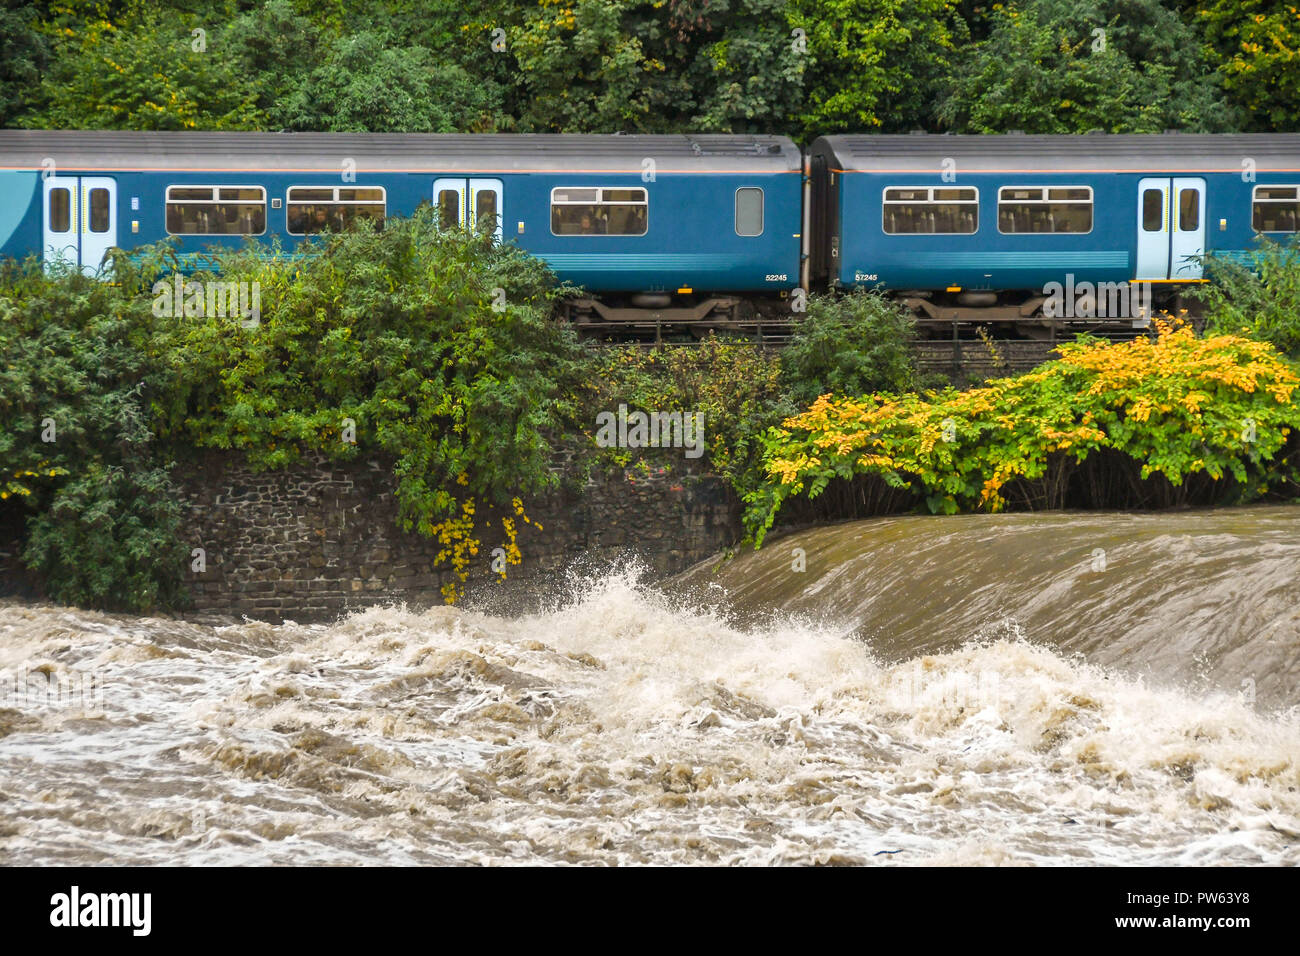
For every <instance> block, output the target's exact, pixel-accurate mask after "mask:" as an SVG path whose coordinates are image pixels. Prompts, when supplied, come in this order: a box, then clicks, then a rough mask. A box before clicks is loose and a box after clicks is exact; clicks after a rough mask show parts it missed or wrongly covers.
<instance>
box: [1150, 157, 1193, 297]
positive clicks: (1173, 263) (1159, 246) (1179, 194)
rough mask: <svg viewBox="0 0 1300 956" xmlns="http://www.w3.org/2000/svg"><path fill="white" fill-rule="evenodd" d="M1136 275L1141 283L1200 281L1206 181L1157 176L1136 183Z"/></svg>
mask: <svg viewBox="0 0 1300 956" xmlns="http://www.w3.org/2000/svg"><path fill="white" fill-rule="evenodd" d="M1137 216H1138V249H1137V274H1136V275H1135V276H1134V278H1136V279H1140V280H1169V279H1173V280H1178V279H1184V280H1192V279H1199V278H1201V263H1200V262H1199V261H1197V260H1196V259H1195V258H1194V257H1196V256H1200V255H1203V254H1204V252H1205V180H1204V179H1192V178H1187V177H1176V176H1160V177H1152V178H1146V179H1142V180H1141V181H1139V182H1138V211H1137Z"/></svg>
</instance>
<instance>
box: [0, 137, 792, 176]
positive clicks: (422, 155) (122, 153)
mask: <svg viewBox="0 0 1300 956" xmlns="http://www.w3.org/2000/svg"><path fill="white" fill-rule="evenodd" d="M47 158H49V159H53V160H54V162H55V164H56V168H58V169H64V170H76V169H93V170H107V171H114V170H121V171H133V170H177V171H180V170H194V171H202V172H208V171H213V172H217V171H226V170H230V171H240V172H242V171H249V170H258V171H263V170H264V171H269V172H322V173H337V172H338V170H339V166H340V164H341V163H342V162H343V161H344V160H345V159H351V160H354V161H355V162H356V164H357V170H358V171H359V172H394V173H397V172H429V173H442V172H458V171H465V172H487V171H493V172H549V171H552V170H553V171H556V172H571V173H572V172H598V173H599V172H618V173H641V172H642V171H643V168H644V167H643V162H644V160H646V159H653V160H654V161H655V166H654V169H655V171H656V172H733V171H734V172H755V171H765V172H793V171H797V170H800V169H802V163H801V158H800V154H799V147H797V146H796V145H795V144H794V142H793V141H792V140H790V139H788V138H787V137H784V136H761V135H748V134H746V135H741V134H734V135H733V134H718V133H701V134H692V135H622V134H614V135H596V134H590V135H587V134H568V133H565V134H560V133H482V134H472V135H462V134H455V133H244V132H125V131H116V130H103V131H93V130H92V131H74V130H0V169H41V168H42V163H43V162H44V161H45V160H46V159H47Z"/></svg>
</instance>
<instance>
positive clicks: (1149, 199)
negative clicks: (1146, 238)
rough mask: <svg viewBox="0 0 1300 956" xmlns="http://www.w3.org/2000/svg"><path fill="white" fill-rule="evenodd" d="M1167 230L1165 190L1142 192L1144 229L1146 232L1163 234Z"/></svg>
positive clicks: (1145, 190) (1146, 190)
mask: <svg viewBox="0 0 1300 956" xmlns="http://www.w3.org/2000/svg"><path fill="white" fill-rule="evenodd" d="M1164 228H1165V191H1164V190H1163V189H1144V190H1143V191H1142V229H1143V231H1145V232H1161V231H1163V230H1164Z"/></svg>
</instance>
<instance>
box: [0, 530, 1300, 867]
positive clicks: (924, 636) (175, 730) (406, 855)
mask: <svg viewBox="0 0 1300 956" xmlns="http://www.w3.org/2000/svg"><path fill="white" fill-rule="evenodd" d="M1296 514H1297V512H1295V511H1292V510H1287V509H1254V510H1249V511H1237V512H1225V513H1223V514H1192V513H1186V514H1178V515H1158V516H1143V517H1132V516H1123V515H1085V516H1061V515H1054V516H1037V517H1015V516H1013V517H1006V518H996V517H995V518H976V519H926V518H904V519H888V520H882V521H873V522H859V523H856V524H852V525H844V526H839V527H834V528H823V529H819V530H816V531H811V532H807V533H804V534H801V535H797V536H794V537H787V538H784V539H779V540H776V539H774V540H773V541H772V542H771V544H770V545H769V546H768V547H766V548H765V549H764V550H763V551H762V552H758V553H757V554H753V553H751V554H746V555H741V556H739V557H738V558H736V559H735V560H734V561H732V562H731V563H730V564H729V565H728V566H726V567H725V568H723V569H722V570H720V571H715V570H713V569H711V568H701V569H698V570H697V571H695V572H693V573H692V574H689V575H686V576H685V577H684V578H683V579H682V580H679V581H675V582H669V583H667V584H663V585H660V586H659V587H657V588H652V587H648V586H645V585H642V584H639V583H638V581H637V577H636V574H635V573H634V572H633V571H631V570H623V571H615V572H610V573H607V574H604V575H601V576H596V577H593V578H589V579H586V580H582V581H575V582H573V583H572V584H571V587H570V590H569V592H568V595H567V597H565V598H564V599H563V600H560V601H557V603H556V605H555V606H554V607H553V608H551V609H548V610H544V611H539V612H536V613H532V614H524V615H515V616H497V615H493V614H490V613H485V612H481V611H473V610H461V609H450V608H438V609H434V610H428V611H420V612H417V611H413V610H407V609H403V608H384V609H372V610H367V611H364V612H360V613H356V614H353V615H350V616H347V617H345V618H343V619H341V620H340V621H338V622H337V623H335V624H333V625H329V626H324V625H313V626H299V625H295V624H284V625H279V626H271V625H266V624H260V623H252V622H245V623H242V624H231V625H226V626H210V625H206V624H199V623H194V622H183V621H176V620H170V619H159V618H129V617H117V616H111V615H103V614H96V613H90V612H81V611H71V610H67V609H62V608H54V607H50V606H45V605H41V606H28V605H22V604H17V603H7V604H0V670H3V674H2V675H0V676H2V677H3V679H4V680H5V681H6V682H7V683H6V684H4V685H3V686H0V708H3V709H0V805H3V807H4V815H3V821H2V822H0V859H3V860H4V861H5V862H7V863H27V862H45V863H72V862H80V863H100V862H114V863H164V862H184V863H268V862H269V863H289V862H294V863H325V862H330V863H359V862H389V863H399V864H401V863H443V862H455V863H494V862H507V863H528V862H538V861H551V862H562V863H597V864H603V863H652V862H653V863H670V862H682V863H771V862H778V863H865V864H880V865H903V864H912V863H1062V862H1079V863H1123V862H1132V863H1234V864H1249V863H1287V864H1297V863H1300V713H1298V709H1297V707H1296V701H1297V691H1296V687H1295V680H1294V678H1295V675H1296V673H1297V666H1298V665H1297V657H1298V655H1300V649H1298V647H1297V645H1298V643H1300V642H1298V640H1297V628H1296V616H1295V615H1296V608H1297V607H1298V606H1300V601H1298V600H1297V598H1300V593H1298V591H1300V543H1297V541H1298V540H1300V539H1297V536H1296V535H1295V534H1294V528H1295V517H1294V516H1295V515H1296ZM797 547H798V548H803V549H804V551H805V552H806V570H805V571H802V572H799V571H792V570H791V566H792V565H791V552H792V550H793V549H794V548H797ZM1097 549H1101V550H1102V551H1103V552H1104V555H1105V560H1104V565H1103V563H1102V562H1101V561H1099V560H1098V558H1097V556H1096V555H1094V551H1095V550H1097ZM701 594H705V595H715V596H718V597H719V598H720V599H718V600H705V599H703V598H702V597H701ZM773 611H775V612H776V613H772V612H773ZM1251 675H1254V676H1253V678H1252V676H1251ZM1251 679H1253V680H1254V682H1255V686H1256V687H1257V688H1258V693H1257V695H1256V696H1255V699H1254V700H1252V699H1251V695H1250V694H1247V693H1245V691H1244V690H1243V686H1242V683H1243V681H1246V680H1251Z"/></svg>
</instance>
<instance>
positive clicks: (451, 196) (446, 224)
mask: <svg viewBox="0 0 1300 956" xmlns="http://www.w3.org/2000/svg"><path fill="white" fill-rule="evenodd" d="M462 194H463V191H462V190H459V189H442V190H439V191H438V222H439V224H441V226H442V228H444V229H451V228H454V227H455V226H459V225H460V204H461V196H462Z"/></svg>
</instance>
